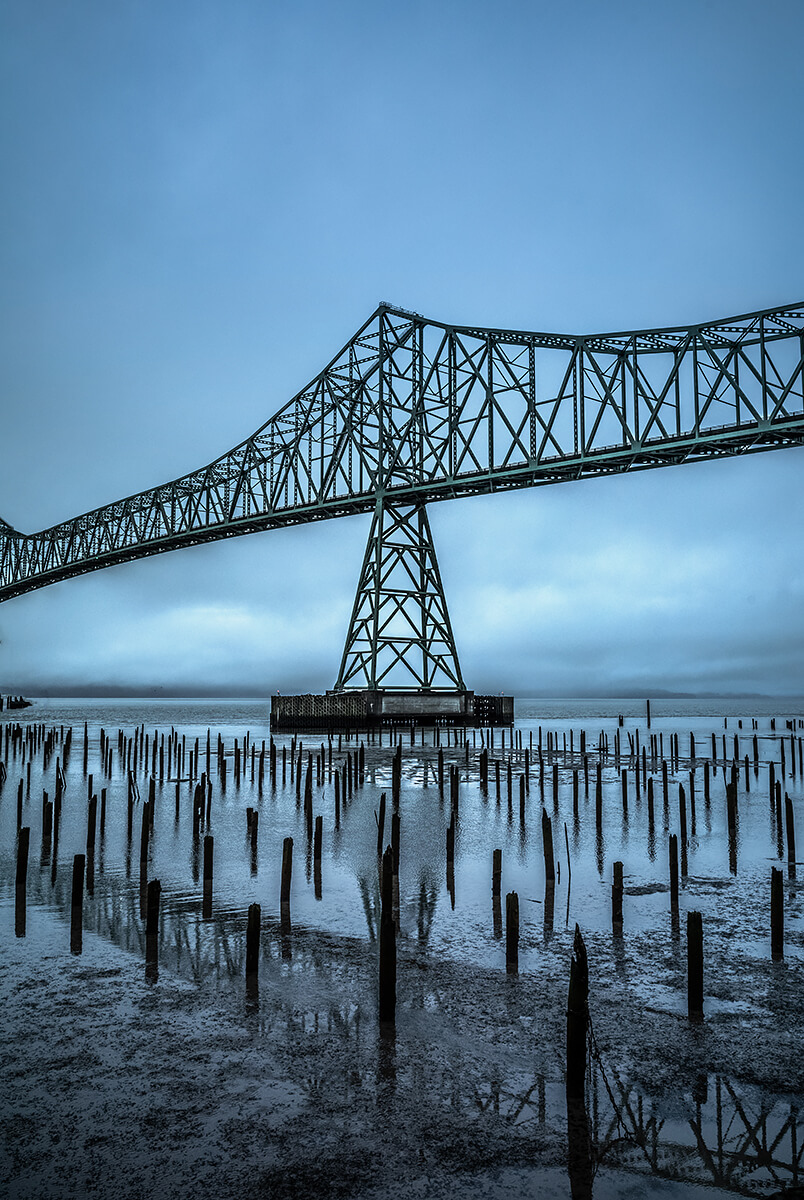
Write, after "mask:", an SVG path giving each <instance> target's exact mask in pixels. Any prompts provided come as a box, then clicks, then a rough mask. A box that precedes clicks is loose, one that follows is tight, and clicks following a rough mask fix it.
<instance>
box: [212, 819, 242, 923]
mask: <svg viewBox="0 0 804 1200" xmlns="http://www.w3.org/2000/svg"><path fill="white" fill-rule="evenodd" d="M252 821H253V816H252ZM214 848H215V840H214V838H213V837H212V834H210V833H208V834H207V835H206V837H205V838H204V897H203V900H202V902H201V915H202V916H203V917H206V918H209V917H211V916H212V857H213V853H214Z"/></svg>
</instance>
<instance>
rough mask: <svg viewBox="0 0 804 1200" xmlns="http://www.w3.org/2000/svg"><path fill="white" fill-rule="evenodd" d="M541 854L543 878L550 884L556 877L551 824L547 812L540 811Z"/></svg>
mask: <svg viewBox="0 0 804 1200" xmlns="http://www.w3.org/2000/svg"><path fill="white" fill-rule="evenodd" d="M542 853H543V855H544V877H545V880H547V882H552V881H553V880H555V877H556V866H555V858H554V855H553V823H552V821H551V820H550V818H549V817H548V815H547V810H546V809H544V808H543V809H542Z"/></svg>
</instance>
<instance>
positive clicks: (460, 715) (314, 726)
mask: <svg viewBox="0 0 804 1200" xmlns="http://www.w3.org/2000/svg"><path fill="white" fill-rule="evenodd" d="M513 721H514V698H513V696H476V695H475V693H474V692H454V691H453V692H447V691H443V692H438V691H431V692H424V691H422V692H413V691H410V692H405V691H391V690H388V691H380V690H378V691H372V690H369V689H356V690H354V691H342V692H326V693H325V694H324V695H323V696H313V695H305V696H272V697H271V729H272V730H274V731H276V732H277V733H282V732H285V731H287V732H295V731H297V730H310V731H312V730H327V731H330V730H335V731H337V730H346V729H353V730H360V729H377V728H379V727H381V726H386V725H416V726H421V725H425V726H447V725H449V726H463V727H469V728H475V727H479V726H482V725H512V724H513Z"/></svg>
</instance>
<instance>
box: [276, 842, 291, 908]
mask: <svg viewBox="0 0 804 1200" xmlns="http://www.w3.org/2000/svg"><path fill="white" fill-rule="evenodd" d="M292 874H293V838H292V837H286V838H285V840H284V842H283V843H282V882H281V885H280V892H279V904H280V913H281V923H282V927H283V928H284V929H289V928H290V880H291V876H292Z"/></svg>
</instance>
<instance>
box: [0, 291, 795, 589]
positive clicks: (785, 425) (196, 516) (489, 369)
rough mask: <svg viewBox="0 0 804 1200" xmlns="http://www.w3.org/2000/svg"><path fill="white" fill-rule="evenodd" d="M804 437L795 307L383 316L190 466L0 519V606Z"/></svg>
mask: <svg viewBox="0 0 804 1200" xmlns="http://www.w3.org/2000/svg"><path fill="white" fill-rule="evenodd" d="M802 443H804V302H802V303H798V304H792V305H787V306H784V307H781V308H776V309H768V310H765V311H762V312H757V313H751V314H748V315H744V316H740V317H733V318H729V319H726V320H723V321H715V322H709V323H706V324H700V325H693V326H685V327H679V328H673V329H653V330H642V331H639V332H632V333H613V334H599V335H593V336H574V335H561V334H545V333H528V332H521V331H516V330H504V329H485V328H477V327H466V326H453V325H447V324H444V323H443V322H439V321H433V320H429V319H427V318H425V317H422V316H420V315H418V314H416V313H411V312H407V311H405V310H404V309H400V308H395V307H394V306H392V305H388V304H380V305H379V307H378V308H377V309H376V311H375V312H374V313H373V314H372V316H371V317H370V318H369V320H368V321H367V322H366V323H365V324H364V325H363V326H362V327H361V329H360V330H359V331H358V332H357V333H356V334H355V336H354V337H353V338H352V339H351V340H350V341H349V342H348V343H347V345H346V346H344V348H343V349H342V350H341V351H340V353H339V354H337V355H336V356H335V358H334V359H333V360H332V361H331V362H330V363H329V365H328V366H327V367H326V368H325V369H324V370H323V371H322V372H321V373H320V374H319V375H318V376H316V378H315V379H313V380H312V382H311V383H310V384H309V385H308V386H307V387H306V388H304V389H303V390H302V391H301V392H299V393H298V395H296V396H295V397H293V399H291V400H290V401H289V402H288V403H287V404H286V405H285V406H284V407H283V408H282V409H280V411H279V412H277V413H276V415H275V416H273V417H271V419H270V420H269V421H268V422H267V423H266V424H265V425H263V426H262V428H261V429H259V430H257V432H256V433H254V434H253V435H252V436H251V437H250V438H248V439H247V440H246V441H244V442H242V443H241V444H240V445H239V446H237V447H235V448H234V449H233V450H230V451H229V452H228V453H226V454H224V455H222V456H221V457H220V458H218V459H216V460H215V461H214V462H212V463H210V464H209V465H208V466H206V467H203V468H202V469H201V470H198V471H194V472H191V473H190V474H188V475H184V476H182V477H181V478H179V479H175V480H173V481H172V482H170V483H166V484H164V485H162V486H161V487H157V488H153V489H151V490H150V491H145V492H140V493H138V494H137V495H134V496H129V497H127V498H126V499H124V500H119V501H117V502H115V503H113V504H109V505H106V506H104V507H102V508H97V509H94V510H93V511H92V512H88V513H84V514H83V515H81V516H78V517H75V518H73V519H71V520H68V521H64V522H62V523H60V524H58V525H54V526H52V527H51V528H50V529H45V530H42V531H41V532H39V533H33V534H23V533H20V532H19V531H17V530H15V529H12V528H11V527H10V526H9V525H7V524H6V523H5V522H3V521H0V601H2V600H7V599H9V598H11V597H13V596H19V595H22V594H23V593H25V592H29V591H32V590H34V589H36V588H40V587H45V586H47V585H48V584H51V583H56V582H57V581H59V580H62V579H67V578H70V577H71V576H74V575H80V574H83V573H84V572H87V571H93V570H97V569H99V568H102V567H107V566H111V565H113V564H116V563H121V562H127V561H129V560H131V559H136V558H142V557H145V556H147V555H151V554H159V553H162V552H164V551H167V550H175V549H178V548H180V547H182V546H189V545H195V544H198V543H200V542H206V541H212V540H216V539H219V538H227V537H236V536H239V535H241V534H246V533H253V532H257V531H260V530H266V529H271V528H276V527H278V526H281V525H289V524H300V523H305V522H308V521H314V520H321V519H324V518H331V517H338V516H345V515H348V514H352V513H364V512H370V511H373V510H375V508H376V505H377V501H378V500H383V501H384V502H385V503H389V504H393V503H396V504H414V505H423V504H425V503H429V502H433V501H437V500H447V499H453V498H456V497H461V496H470V495H477V494H480V493H488V492H495V491H501V490H506V489H511V488H521V487H536V486H540V485H544V484H549V483H560V482H563V481H566V480H573V479H584V478H588V477H590V476H598V475H608V474H614V473H619V472H624V471H636V470H644V469H648V468H653V467H662V466H670V465H673V464H677V463H684V462H696V461H702V460H706V459H711V458H718V457H723V456H729V455H737V454H746V453H753V452H756V451H762V450H771V449H776V448H780V447H790V446H799V445H801V444H802Z"/></svg>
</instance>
